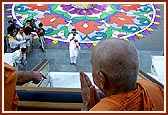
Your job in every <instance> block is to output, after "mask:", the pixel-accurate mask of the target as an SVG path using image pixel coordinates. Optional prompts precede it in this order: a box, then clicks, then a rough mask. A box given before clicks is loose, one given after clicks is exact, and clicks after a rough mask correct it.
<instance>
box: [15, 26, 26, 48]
mask: <svg viewBox="0 0 168 115" xmlns="http://www.w3.org/2000/svg"><path fill="white" fill-rule="evenodd" d="M16 40H17V41H23V40H26V38H25V33H24V32H23V28H22V27H21V28H19V31H18V33H17V35H16ZM21 48H26V43H23V44H20V49H21Z"/></svg>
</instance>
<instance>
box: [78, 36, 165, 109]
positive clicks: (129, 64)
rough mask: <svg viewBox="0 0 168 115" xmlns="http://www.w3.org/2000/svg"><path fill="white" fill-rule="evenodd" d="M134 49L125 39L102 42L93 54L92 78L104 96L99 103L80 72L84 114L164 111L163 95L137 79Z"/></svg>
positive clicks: (153, 85) (148, 82) (149, 83)
mask: <svg viewBox="0 0 168 115" xmlns="http://www.w3.org/2000/svg"><path fill="white" fill-rule="evenodd" d="M138 71H139V59H138V54H137V50H136V48H135V46H134V45H133V44H131V43H130V42H129V41H126V40H119V39H105V40H102V41H100V42H99V43H98V44H97V45H96V47H94V49H93V51H92V75H93V81H94V83H95V85H96V86H97V87H98V88H99V89H100V90H101V92H102V93H103V94H104V95H105V98H102V99H101V100H100V98H99V96H98V94H97V91H96V89H95V87H94V86H93V85H92V83H91V81H90V79H89V77H88V76H87V75H86V74H85V73H84V72H83V71H80V81H81V91H82V98H83V107H82V110H84V111H89V110H90V111H163V110H164V92H163V89H162V88H161V87H159V86H158V85H157V84H155V83H153V82H151V81H148V80H143V79H139V80H137V76H138Z"/></svg>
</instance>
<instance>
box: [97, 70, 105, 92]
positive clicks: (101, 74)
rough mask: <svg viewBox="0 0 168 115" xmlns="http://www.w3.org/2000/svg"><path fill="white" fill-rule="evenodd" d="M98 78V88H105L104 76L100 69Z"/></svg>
mask: <svg viewBox="0 0 168 115" xmlns="http://www.w3.org/2000/svg"><path fill="white" fill-rule="evenodd" d="M98 79H99V84H100V89H104V88H105V76H104V74H103V73H102V72H101V71H99V72H98Z"/></svg>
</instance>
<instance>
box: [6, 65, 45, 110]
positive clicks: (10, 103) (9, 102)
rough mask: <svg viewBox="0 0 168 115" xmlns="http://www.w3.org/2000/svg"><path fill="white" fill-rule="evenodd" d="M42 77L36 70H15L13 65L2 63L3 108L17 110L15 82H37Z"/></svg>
mask: <svg viewBox="0 0 168 115" xmlns="http://www.w3.org/2000/svg"><path fill="white" fill-rule="evenodd" d="M42 78H46V77H45V76H43V75H42V74H41V73H39V72H37V71H16V70H15V68H14V67H12V66H10V65H9V64H7V63H4V110H5V111H16V110H17V105H18V101H19V99H18V96H17V93H16V84H25V83H27V82H29V81H33V83H35V84H38V83H39V82H40V81H41V80H42Z"/></svg>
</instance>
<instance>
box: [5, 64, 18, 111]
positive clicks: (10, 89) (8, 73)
mask: <svg viewBox="0 0 168 115" xmlns="http://www.w3.org/2000/svg"><path fill="white" fill-rule="evenodd" d="M17 78H18V74H17V72H16V70H15V68H14V67H12V66H10V65H9V64H7V63H4V111H16V110H17V105H18V101H19V99H18V95H17V93H16V82H17Z"/></svg>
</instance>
